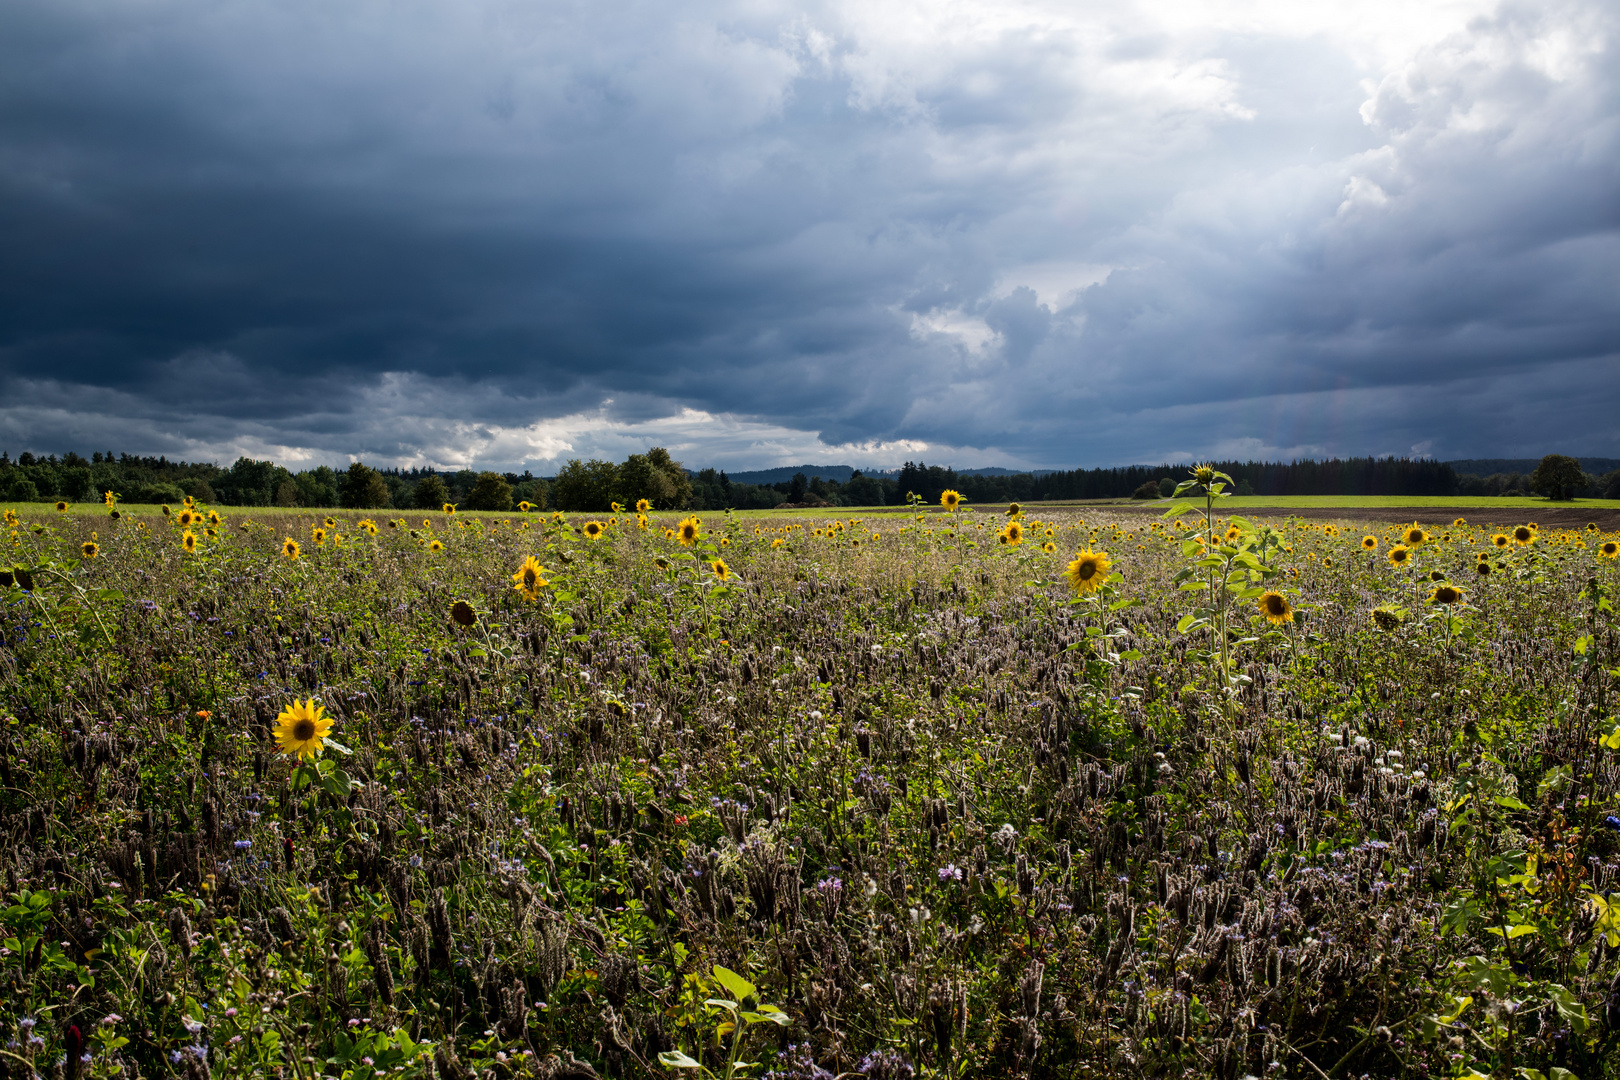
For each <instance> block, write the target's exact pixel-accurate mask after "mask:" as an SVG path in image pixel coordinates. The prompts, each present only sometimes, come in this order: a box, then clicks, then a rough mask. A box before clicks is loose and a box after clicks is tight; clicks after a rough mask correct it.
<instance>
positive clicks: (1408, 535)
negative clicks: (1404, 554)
mask: <svg viewBox="0 0 1620 1080" xmlns="http://www.w3.org/2000/svg"><path fill="white" fill-rule="evenodd" d="M1428 538H1429V534H1428V533H1426V532H1424V531H1423V526H1421V525H1418V524H1416V523H1413V524H1412V525H1411V526H1409V527H1408V528H1407V529H1406V531H1405V532H1403V533H1401V543H1403V544H1405V545H1406V546H1407V547H1417V546H1418V545H1419V544H1421V543H1423V542H1424V541H1425V540H1427V539H1428Z"/></svg>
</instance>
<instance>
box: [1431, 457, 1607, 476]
mask: <svg viewBox="0 0 1620 1080" xmlns="http://www.w3.org/2000/svg"><path fill="white" fill-rule="evenodd" d="M1576 460H1577V461H1579V462H1580V463H1581V468H1583V469H1585V470H1586V471H1587V472H1589V473H1591V474H1592V475H1593V476H1603V475H1605V474H1607V473H1612V472H1614V470H1616V469H1620V458H1603V457H1583V458H1576ZM1446 464H1447V465H1450V466H1451V467H1452V469H1453V470H1454V471H1455V472H1456V473H1457V475H1458V476H1461V475H1463V474H1464V473H1473V474H1474V475H1475V476H1490V475H1491V474H1492V473H1515V472H1516V473H1532V472H1535V471H1536V466H1537V465H1540V464H1541V459H1540V458H1463V459H1462V460H1461V461H1448V462H1446Z"/></svg>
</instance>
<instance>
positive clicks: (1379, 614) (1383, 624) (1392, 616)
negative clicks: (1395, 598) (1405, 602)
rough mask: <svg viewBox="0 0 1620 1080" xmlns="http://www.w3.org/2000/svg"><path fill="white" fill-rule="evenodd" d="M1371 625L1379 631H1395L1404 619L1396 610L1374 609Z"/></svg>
mask: <svg viewBox="0 0 1620 1080" xmlns="http://www.w3.org/2000/svg"><path fill="white" fill-rule="evenodd" d="M1372 621H1373V625H1374V626H1376V627H1378V629H1380V630H1386V631H1387V630H1396V629H1399V628H1400V625H1401V623H1403V622H1405V621H1406V619H1405V618H1404V617H1403V615H1402V613H1401V611H1400V610H1399V609H1398V608H1387V607H1376V608H1373V609H1372Z"/></svg>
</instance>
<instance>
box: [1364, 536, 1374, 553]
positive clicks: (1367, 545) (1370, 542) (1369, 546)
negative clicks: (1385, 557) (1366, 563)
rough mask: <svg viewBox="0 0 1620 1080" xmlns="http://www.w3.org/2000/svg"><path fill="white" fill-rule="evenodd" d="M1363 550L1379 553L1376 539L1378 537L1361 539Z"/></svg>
mask: <svg viewBox="0 0 1620 1080" xmlns="http://www.w3.org/2000/svg"><path fill="white" fill-rule="evenodd" d="M1361 550H1363V551H1377V550H1378V537H1376V536H1363V537H1362V538H1361Z"/></svg>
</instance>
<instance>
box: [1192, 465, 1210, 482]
mask: <svg viewBox="0 0 1620 1080" xmlns="http://www.w3.org/2000/svg"><path fill="white" fill-rule="evenodd" d="M1192 478H1193V479H1194V480H1196V481H1198V482H1199V483H1200V484H1208V483H1209V482H1210V481H1212V480H1214V479H1215V469H1214V467H1213V466H1210V465H1194V466H1193V469H1192Z"/></svg>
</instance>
